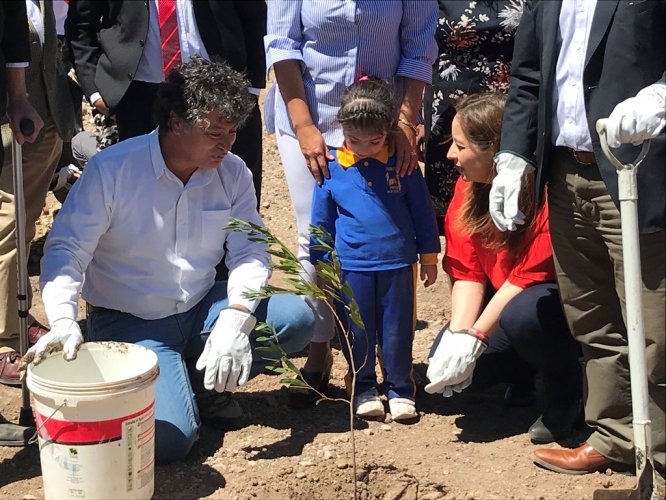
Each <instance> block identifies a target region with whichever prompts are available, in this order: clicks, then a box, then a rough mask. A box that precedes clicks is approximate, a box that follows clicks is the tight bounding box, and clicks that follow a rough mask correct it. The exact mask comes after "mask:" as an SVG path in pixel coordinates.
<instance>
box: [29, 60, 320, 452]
mask: <svg viewBox="0 0 666 500" xmlns="http://www.w3.org/2000/svg"><path fill="white" fill-rule="evenodd" d="M247 86H248V83H247V81H246V80H245V79H244V78H243V77H242V75H241V74H240V73H238V72H236V71H234V70H232V69H230V68H229V67H228V66H227V65H226V64H224V63H216V62H208V61H205V60H202V59H200V58H193V59H192V60H190V62H188V63H186V64H183V65H182V66H180V67H178V68H176V69H173V70H172V71H171V72H170V73H168V75H167V77H166V81H165V82H164V83H162V84H160V89H159V95H158V100H157V104H156V111H157V115H158V117H159V127H158V128H157V129H156V130H154V131H153V132H151V133H150V134H147V135H143V136H139V137H137V138H134V139H133V140H131V141H126V142H121V143H119V144H117V145H115V146H112V147H109V148H107V149H105V150H104V151H101V152H99V153H98V154H96V155H95V156H93V157H92V158H91V159H90V160H89V162H88V165H87V166H86V169H85V170H84V172H83V175H82V176H81V178H80V179H79V180H78V181H77V182H76V184H75V185H74V188H73V189H72V191H71V192H70V195H69V197H68V201H67V203H65V204H64V205H63V208H62V209H61V211H60V213H59V215H58V217H57V219H56V220H55V222H54V225H53V228H52V229H51V232H50V234H49V236H48V239H47V241H46V244H45V248H44V258H43V260H42V274H41V277H40V278H41V279H40V284H41V287H42V297H43V301H44V307H45V310H46V315H47V317H48V319H49V321H50V323H51V324H52V325H63V326H62V327H59V328H54V330H57V331H53V332H52V333H50V334H47V335H46V336H45V337H44V338H42V340H41V341H40V343H39V345H38V346H36V347H35V348H32V349H31V350H30V351H29V352H28V355H26V357H25V361H26V362H30V361H31V360H32V359H33V358H34V359H36V360H39V358H40V357H41V356H42V355H44V353H46V352H48V351H50V350H52V349H57V348H58V347H60V346H64V347H65V348H66V353H67V357H69V358H71V357H73V356H74V355H75V349H76V347H77V346H78V345H79V344H80V342H81V340H82V339H80V337H79V336H78V335H80V332H76V331H74V327H73V325H76V323H75V322H74V320H75V317H76V306H75V304H76V299H77V298H78V295H79V293H81V296H82V297H83V298H84V300H86V302H87V303H88V304H89V310H90V313H89V318H88V324H89V335H90V339H94V340H97V341H105V340H115V341H126V342H134V343H137V344H141V345H144V346H145V347H147V348H149V349H152V350H154V351H155V352H156V353H157V356H158V360H159V363H160V367H161V374H160V377H159V378H158V380H157V383H156V389H155V419H156V422H157V425H156V450H157V454H156V460H157V461H160V462H162V461H168V460H174V459H178V458H181V457H182V456H184V455H185V454H187V452H188V451H189V449H190V448H191V446H192V444H193V443H194V442H195V441H196V438H197V436H198V428H199V421H200V418H199V410H201V414H202V415H206V416H210V414H211V413H212V416H213V417H215V416H220V415H222V416H226V415H228V413H229V412H228V411H227V410H228V409H229V408H230V407H231V405H232V404H233V401H232V400H231V398H230V397H229V394H230V393H231V392H233V391H234V390H235V389H236V388H237V387H239V386H241V385H243V384H245V383H246V382H247V380H248V379H249V377H250V376H251V375H254V374H255V373H254V371H253V369H252V368H253V365H254V364H253V360H254V359H256V358H260V357H261V356H260V355H258V354H256V355H254V354H253V338H254V336H255V333H256V332H255V331H254V326H255V323H256V322H257V321H268V322H270V323H273V324H274V325H275V327H276V329H277V330H278V335H279V336H284V338H285V344H286V346H287V350H288V349H290V348H294V349H296V348H298V349H300V348H302V347H303V346H304V345H305V344H306V343H307V342H308V341H309V340H310V332H311V329H312V326H313V318H312V312H311V311H310V309H309V308H308V307H307V306H306V305H305V304H303V303H302V302H301V301H298V300H295V299H293V300H292V298H291V297H276V298H275V299H270V300H269V301H268V302H272V301H273V300H275V301H276V302H282V303H283V304H282V305H280V304H277V305H275V306H274V307H271V305H270V304H266V305H264V304H261V303H260V301H258V300H252V299H248V298H246V297H245V295H244V294H245V292H246V291H250V290H258V289H260V288H262V287H263V286H264V285H265V284H266V283H267V280H268V278H269V276H270V267H269V262H270V256H269V254H268V252H267V248H266V246H265V245H264V244H263V243H261V242H257V241H251V240H250V238H249V237H248V236H247V235H246V234H244V233H240V232H235V231H230V230H227V229H226V226H227V224H228V222H229V220H230V218H231V217H237V218H239V219H242V220H245V221H249V222H251V223H254V224H257V225H263V223H262V221H261V218H260V216H259V214H258V212H257V209H256V199H255V196H254V190H253V185H252V177H251V174H250V172H249V171H248V170H247V168H246V167H245V165H244V163H243V161H242V160H241V159H240V158H238V157H237V156H235V155H233V154H231V153H230V149H231V146H232V145H233V142H234V138H235V134H236V129H237V127H239V126H240V125H241V124H242V123H243V121H244V120H245V118H246V117H247V116H248V114H249V113H250V112H251V110H252V108H253V106H254V98H253V97H251V96H250V95H249V94H248V92H247ZM225 249H226V250H225ZM223 258H224V260H225V262H226V264H227V266H228V268H229V279H228V281H227V282H218V283H216V282H215V270H214V267H215V265H216V264H217V263H218V262H219V261H220V260H221V259H223ZM84 276H85V280H84ZM273 309H276V310H278V311H279V312H280V313H281V314H276V316H279V317H277V318H276V319H273V318H272V314H271V311H273ZM65 322H66V323H67V324H66V325H65V324H64V323H65ZM72 348H73V351H72ZM67 351H69V352H67ZM188 365H190V367H191V365H194V367H195V370H198V372H197V373H199V374H200V375H201V380H200V381H196V380H192V381H191V380H190V378H189V375H188V369H189V368H188ZM258 365H259V363H257V366H258ZM258 371H259V370H258V369H257V372H258ZM192 382H194V384H196V387H193V386H192V385H193V383H192ZM195 389H196V390H195ZM204 390H205V391H207V392H208V395H209V396H210V397H208V398H202V399H201V400H197V399H195V393H202V392H203V391H204ZM203 399H206V401H205V404H204V401H203ZM197 402H198V403H200V405H201V408H198V407H197ZM211 408H213V411H212V412H211V411H210V410H211ZM204 422H205V420H204ZM174 428H175V429H177V434H178V439H177V440H175V441H174V443H173V445H170V444H169V440H170V435H169V432H174Z"/></svg>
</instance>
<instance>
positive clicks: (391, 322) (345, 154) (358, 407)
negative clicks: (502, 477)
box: [310, 79, 440, 421]
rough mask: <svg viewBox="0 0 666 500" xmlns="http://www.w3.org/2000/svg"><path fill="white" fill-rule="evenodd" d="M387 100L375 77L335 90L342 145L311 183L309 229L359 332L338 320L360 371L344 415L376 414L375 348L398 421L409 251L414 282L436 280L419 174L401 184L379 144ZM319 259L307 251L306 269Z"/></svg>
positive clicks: (406, 357)
mask: <svg viewBox="0 0 666 500" xmlns="http://www.w3.org/2000/svg"><path fill="white" fill-rule="evenodd" d="M393 103H394V92H393V89H392V87H391V86H390V85H389V84H388V83H387V82H385V81H383V80H378V79H365V80H361V81H357V82H356V83H354V84H353V85H351V86H350V87H349V88H347V89H346V90H345V92H344V94H343V96H342V101H341V105H340V110H339V111H338V114H337V119H338V121H339V122H340V124H341V125H342V129H343V133H344V137H345V142H344V145H343V146H342V147H341V148H339V149H337V150H336V149H333V150H331V155H332V156H333V157H334V160H332V161H331V162H329V165H328V168H329V171H330V178H329V179H325V180H324V182H323V183H322V185H321V186H316V187H315V192H314V197H313V203H312V224H313V225H315V226H322V227H323V228H324V229H326V230H327V231H328V232H329V233H330V234H331V236H332V237H333V239H334V242H335V248H336V251H337V254H338V257H339V259H340V263H341V267H342V279H343V280H344V281H345V282H347V283H348V284H349V285H350V287H351V289H352V291H353V294H354V298H355V299H356V302H357V303H358V306H359V309H360V314H361V317H362V318H363V322H364V324H365V330H363V329H361V328H359V327H358V326H356V325H355V324H353V322H351V321H349V320H348V319H347V323H348V325H347V326H348V327H349V328H350V329H351V332H350V343H351V345H352V353H351V355H352V359H353V360H354V366H355V367H356V369H357V370H359V368H360V371H359V373H358V375H357V379H356V391H355V394H356V396H355V399H354V411H355V413H356V415H358V416H359V417H381V416H383V415H384V405H383V403H382V401H381V400H380V398H379V393H378V390H377V378H376V375H375V349H376V348H377V347H378V348H379V355H380V357H381V362H382V364H383V368H384V390H385V392H386V396H387V397H388V400H389V409H390V412H391V415H392V417H393V420H395V421H405V420H413V419H415V418H416V417H417V413H416V407H415V403H414V395H415V389H416V387H415V385H414V380H413V378H412V338H413V332H414V289H415V283H414V281H415V272H414V270H415V263H416V260H417V254H418V255H420V264H421V274H420V277H421V280H425V286H426V287H427V286H430V285H431V284H432V283H434V282H435V280H436V278H437V253H438V252H439V250H440V244H439V235H438V231H437V227H436V222H435V214H434V211H433V208H432V204H431V201H430V196H429V195H428V189H427V187H426V184H425V181H424V179H423V176H422V174H421V171H420V170H419V169H418V168H417V169H416V170H415V171H414V173H413V174H411V175H410V176H406V177H402V178H401V177H399V176H398V175H397V173H396V166H395V165H396V159H395V156H394V155H393V151H392V145H391V141H390V140H389V138H390V133H391V129H392V128H393V127H394V126H395V122H396V120H395V114H396V113H395V112H394V105H393ZM311 243H312V245H313V246H314V245H316V243H317V241H315V240H313V241H312V242H311ZM327 257H328V256H327V255H325V254H324V253H323V252H321V251H318V250H316V249H314V248H311V249H310V260H311V261H312V263H313V264H317V262H319V261H325V259H326V258H327ZM343 344H344V342H343ZM343 349H345V350H346V346H343ZM345 354H346V355H347V356H348V359H349V353H347V352H345Z"/></svg>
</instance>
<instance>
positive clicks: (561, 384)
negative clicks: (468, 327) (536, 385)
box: [474, 283, 583, 407]
mask: <svg viewBox="0 0 666 500" xmlns="http://www.w3.org/2000/svg"><path fill="white" fill-rule="evenodd" d="M578 357H579V346H578V343H577V342H576V341H575V340H574V338H573V337H572V336H571V334H570V333H569V328H568V327H567V323H566V320H565V318H564V312H563V310H562V305H561V303H560V296H559V293H558V289H557V285H556V284H554V283H542V284H539V285H534V286H531V287H529V288H526V289H525V290H523V291H522V292H521V293H520V294H518V295H517V296H516V297H514V298H513V299H512V300H511V301H510V302H509V303H508V304H507V305H506V307H505V308H504V310H503V311H502V314H501V315H500V327H499V329H498V330H497V331H496V332H495V333H494V334H493V335H492V336H491V337H490V342H489V345H488V348H487V349H486V351H485V352H484V353H483V355H482V356H481V357H480V358H479V360H478V361H477V363H476V369H475V370H474V384H475V386H477V387H483V386H487V385H490V384H492V383H497V382H509V383H513V384H516V385H521V384H524V385H529V384H531V383H532V379H533V377H534V375H535V374H536V373H537V372H538V371H540V372H541V374H542V378H543V382H544V386H545V391H546V394H545V396H546V405H547V406H560V407H562V406H567V405H569V404H571V403H572V402H573V401H575V400H577V399H581V398H582V390H583V381H582V370H581V367H580V364H579V362H578Z"/></svg>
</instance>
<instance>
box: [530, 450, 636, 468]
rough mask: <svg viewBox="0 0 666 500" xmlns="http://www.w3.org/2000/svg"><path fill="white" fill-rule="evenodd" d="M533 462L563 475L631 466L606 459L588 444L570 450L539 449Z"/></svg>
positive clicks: (533, 457) (535, 452) (535, 451)
mask: <svg viewBox="0 0 666 500" xmlns="http://www.w3.org/2000/svg"><path fill="white" fill-rule="evenodd" d="M532 460H534V463H535V464H537V465H540V466H541V467H544V468H546V469H549V470H552V471H555V472H560V473H562V474H589V473H590V472H596V471H599V470H605V469H607V468H609V467H610V468H617V469H624V470H626V469H627V468H629V467H630V466H628V465H626V464H622V463H620V462H616V461H615V460H611V459H610V458H607V457H605V456H604V455H602V454H601V453H599V452H598V451H597V450H595V449H594V448H592V446H590V445H589V444H587V443H583V444H582V445H581V446H579V447H578V448H574V449H573V450H571V449H569V448H537V449H536V450H534V455H533V456H532Z"/></svg>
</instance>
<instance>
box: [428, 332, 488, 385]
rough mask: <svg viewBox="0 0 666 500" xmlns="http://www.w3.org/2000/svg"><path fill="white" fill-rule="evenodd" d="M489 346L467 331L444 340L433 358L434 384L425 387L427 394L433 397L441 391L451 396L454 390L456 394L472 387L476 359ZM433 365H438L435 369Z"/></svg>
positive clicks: (430, 373) (431, 377) (431, 362)
mask: <svg viewBox="0 0 666 500" xmlns="http://www.w3.org/2000/svg"><path fill="white" fill-rule="evenodd" d="M445 340H446V343H444V341H445ZM486 347H487V345H486V344H485V343H484V342H483V341H482V340H480V339H478V338H476V337H474V336H472V335H469V334H468V333H467V332H466V331H461V332H456V333H453V334H451V336H450V337H448V338H446V339H445V338H444V337H443V338H442V342H440V344H439V346H438V347H437V351H436V352H435V355H434V356H433V357H432V358H430V366H429V367H428V372H427V376H428V379H429V380H430V383H429V384H428V385H426V386H425V390H426V392H428V393H430V394H434V393H436V392H441V393H442V394H444V395H445V397H448V396H451V395H452V394H453V392H452V391H453V390H454V389H455V390H456V392H461V391H462V390H463V389H465V388H466V387H468V386H469V384H471V383H472V373H473V372H474V367H475V366H476V360H477V359H479V356H481V354H483V351H485V350H486ZM440 350H441V351H442V354H441V355H440V352H439V351H440ZM433 364H435V365H436V366H435V367H433V370H431V369H430V368H431V367H432V366H433Z"/></svg>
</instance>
